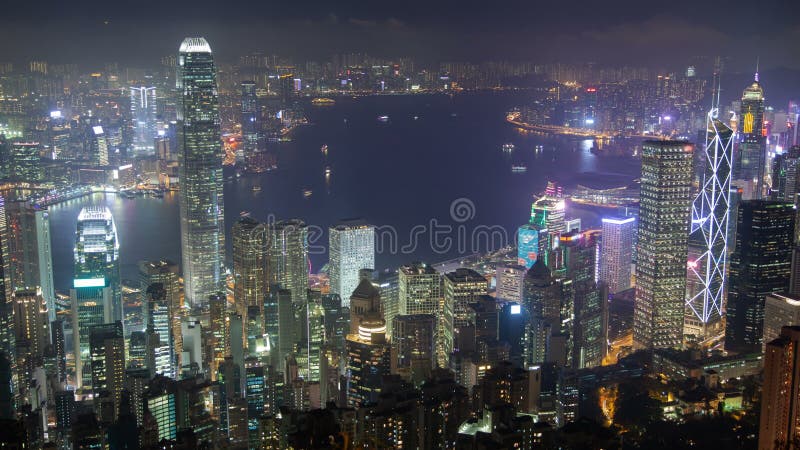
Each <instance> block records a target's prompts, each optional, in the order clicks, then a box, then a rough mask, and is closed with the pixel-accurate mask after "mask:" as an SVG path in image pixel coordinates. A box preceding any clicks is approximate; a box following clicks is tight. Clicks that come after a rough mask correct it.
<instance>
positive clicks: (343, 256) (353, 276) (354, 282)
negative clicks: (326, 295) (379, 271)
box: [328, 220, 375, 306]
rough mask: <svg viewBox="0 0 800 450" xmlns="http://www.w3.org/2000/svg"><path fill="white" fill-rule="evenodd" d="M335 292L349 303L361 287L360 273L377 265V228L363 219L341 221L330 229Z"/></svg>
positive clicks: (330, 269) (329, 237) (331, 270)
mask: <svg viewBox="0 0 800 450" xmlns="http://www.w3.org/2000/svg"><path fill="white" fill-rule="evenodd" d="M328 240H329V247H328V248H329V254H330V263H329V265H328V272H329V274H330V280H331V281H330V284H331V293H332V294H338V295H339V297H341V298H342V299H343V300H344V302H345V303H344V305H343V306H347V305H348V299H349V298H350V295H351V294H352V293H353V290H355V288H356V286H358V281H359V280H358V273H359V271H360V270H362V269H374V268H375V227H374V226H372V225H367V224H365V223H363V222H361V221H359V220H351V221H346V222H343V223H340V224H339V225H337V226H335V227H331V228H330V229H329V230H328Z"/></svg>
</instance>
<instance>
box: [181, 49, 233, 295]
mask: <svg viewBox="0 0 800 450" xmlns="http://www.w3.org/2000/svg"><path fill="white" fill-rule="evenodd" d="M177 88H178V92H179V95H180V101H181V106H180V108H178V109H179V111H178V114H179V115H178V121H179V124H178V133H179V138H178V141H179V145H180V152H179V153H180V156H179V166H180V171H179V177H180V184H181V195H180V220H181V252H182V257H183V281H184V292H185V297H186V300H187V302H188V303H189V304H190V305H195V304H201V303H204V302H205V301H206V300H207V299H208V296H209V295H212V294H213V293H215V292H218V291H220V290H222V288H223V284H224V281H225V280H224V273H223V268H222V264H223V258H224V253H225V227H224V217H225V216H224V208H223V197H222V158H221V145H220V131H219V106H218V103H217V77H216V67H215V65H214V57H213V55H212V54H211V46H209V45H208V42H206V40H205V39H204V38H200V37H197V38H186V39H184V41H183V43H182V44H181V46H180V52H179V54H178V75H177Z"/></svg>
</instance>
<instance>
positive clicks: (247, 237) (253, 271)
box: [231, 217, 267, 321]
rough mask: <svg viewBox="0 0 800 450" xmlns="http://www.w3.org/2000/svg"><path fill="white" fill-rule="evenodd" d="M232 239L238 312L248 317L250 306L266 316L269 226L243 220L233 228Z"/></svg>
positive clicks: (246, 218) (248, 218) (247, 219)
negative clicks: (264, 311)
mask: <svg viewBox="0 0 800 450" xmlns="http://www.w3.org/2000/svg"><path fill="white" fill-rule="evenodd" d="M231 239H232V240H233V281H234V288H233V299H234V303H235V305H236V312H237V313H238V314H241V315H242V317H244V316H245V314H246V312H247V308H248V307H249V306H257V307H258V309H259V311H261V313H262V314H260V315H263V309H264V295H266V293H267V278H266V271H267V228H266V225H264V224H262V223H259V222H258V221H256V220H254V219H252V218H250V217H243V218H241V219H239V220H238V221H237V222H236V223H235V224H234V225H233V229H232V231H231ZM246 320H247V319H246V318H245V321H246Z"/></svg>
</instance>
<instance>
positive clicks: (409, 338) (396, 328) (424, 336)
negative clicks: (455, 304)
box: [391, 314, 436, 384]
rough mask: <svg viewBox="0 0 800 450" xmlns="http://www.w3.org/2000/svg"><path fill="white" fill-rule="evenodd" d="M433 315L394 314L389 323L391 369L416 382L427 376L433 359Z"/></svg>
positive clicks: (434, 327) (434, 351)
mask: <svg viewBox="0 0 800 450" xmlns="http://www.w3.org/2000/svg"><path fill="white" fill-rule="evenodd" d="M435 330H436V317H435V316H434V315H433V314H414V315H410V316H397V317H395V318H394V325H393V326H392V341H391V345H392V348H391V371H392V374H397V375H400V376H402V377H403V378H404V379H406V381H412V382H414V383H416V384H419V383H421V382H422V381H423V380H426V379H428V378H429V377H430V374H431V370H432V369H433V367H434V361H435V359H436V345H435V344H436V340H435Z"/></svg>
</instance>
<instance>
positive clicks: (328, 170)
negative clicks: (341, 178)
mask: <svg viewBox="0 0 800 450" xmlns="http://www.w3.org/2000/svg"><path fill="white" fill-rule="evenodd" d="M325 176H326V177H329V176H331V166H325Z"/></svg>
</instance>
